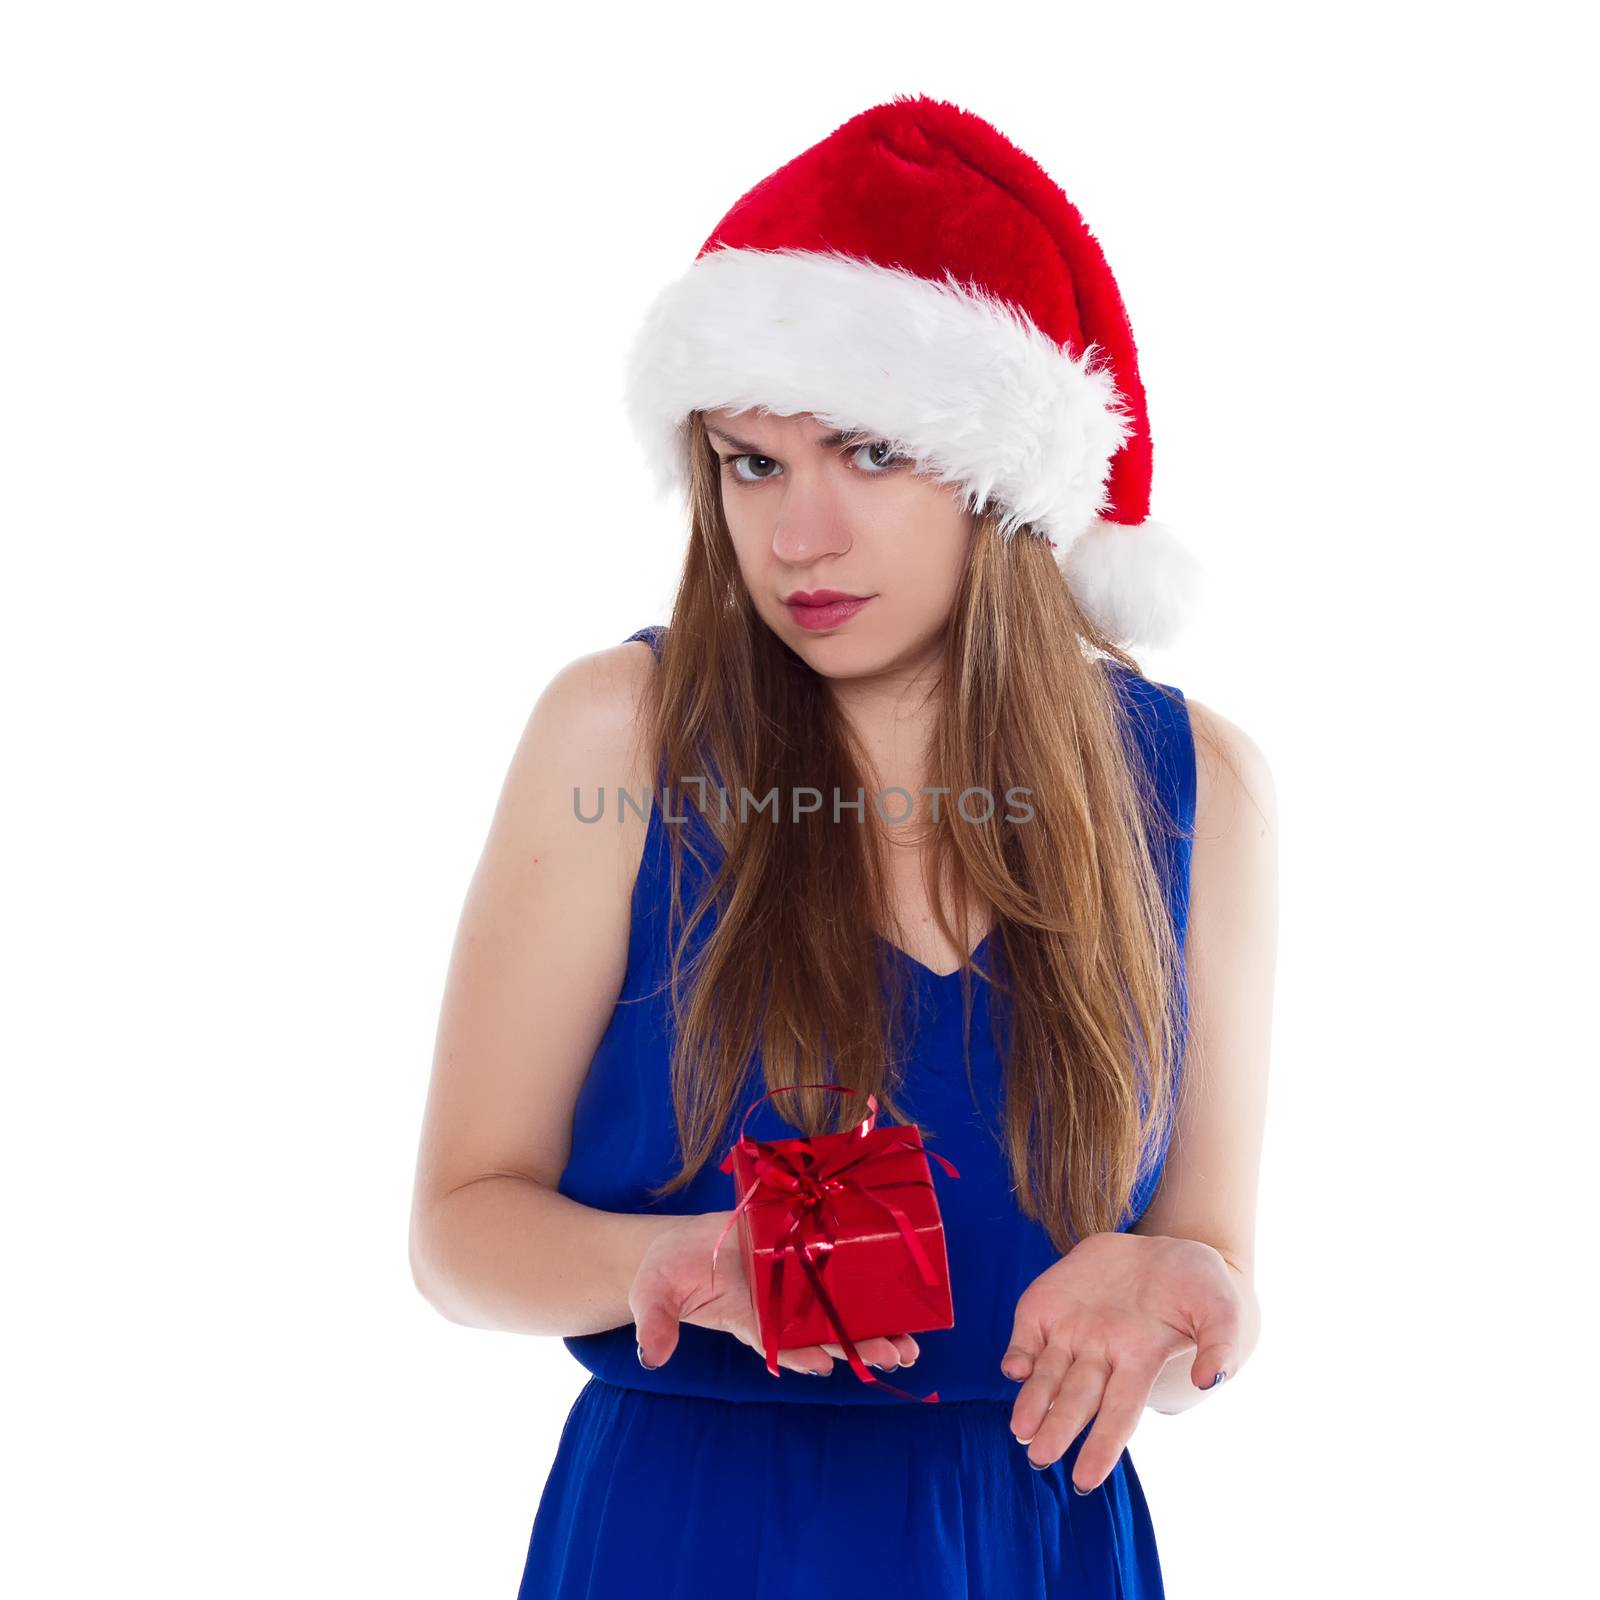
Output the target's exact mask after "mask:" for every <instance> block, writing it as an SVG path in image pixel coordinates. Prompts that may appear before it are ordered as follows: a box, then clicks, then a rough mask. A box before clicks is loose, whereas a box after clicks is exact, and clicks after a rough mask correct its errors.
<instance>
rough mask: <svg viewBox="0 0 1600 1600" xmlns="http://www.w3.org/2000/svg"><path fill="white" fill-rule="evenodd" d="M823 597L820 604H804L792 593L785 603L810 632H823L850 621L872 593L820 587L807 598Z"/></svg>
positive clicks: (800, 623)
mask: <svg viewBox="0 0 1600 1600" xmlns="http://www.w3.org/2000/svg"><path fill="white" fill-rule="evenodd" d="M818 597H820V598H821V603H820V604H812V605H807V604H803V603H802V602H801V601H800V600H799V599H798V598H796V597H795V596H794V595H791V596H790V597H789V599H788V600H787V601H786V602H785V604H786V605H787V606H788V608H789V615H790V616H791V617H793V618H794V620H795V622H796V623H797V624H798V625H799V626H800V627H802V628H804V629H805V630H806V631H807V632H808V633H822V632H824V631H825V630H827V629H829V628H837V627H839V626H840V624H841V623H845V622H848V621H849V620H850V619H851V617H853V616H854V615H855V614H856V613H857V612H858V611H859V610H860V609H861V608H862V607H863V606H864V605H866V604H867V603H868V602H869V601H870V600H871V599H872V596H871V595H870V594H864V595H863V594H840V593H839V591H838V590H837V589H818V590H817V591H815V594H813V595H810V596H807V597H806V598H807V599H811V600H815V599H817V598H818Z"/></svg>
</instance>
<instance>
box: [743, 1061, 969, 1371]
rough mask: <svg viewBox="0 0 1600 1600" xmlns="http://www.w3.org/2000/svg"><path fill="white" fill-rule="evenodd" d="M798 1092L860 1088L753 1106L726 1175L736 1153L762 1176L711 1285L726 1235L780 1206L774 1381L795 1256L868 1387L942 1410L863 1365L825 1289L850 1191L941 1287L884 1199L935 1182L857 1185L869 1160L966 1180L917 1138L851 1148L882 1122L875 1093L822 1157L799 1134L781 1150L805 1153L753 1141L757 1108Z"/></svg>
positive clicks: (925, 1277) (911, 1232)
mask: <svg viewBox="0 0 1600 1600" xmlns="http://www.w3.org/2000/svg"><path fill="white" fill-rule="evenodd" d="M800 1089H826V1090H828V1091H829V1092H831V1093H834V1094H854V1093H856V1091H855V1090H854V1089H846V1088H845V1087H843V1086H842V1085H840V1084H834V1083H802V1084H794V1085H792V1086H790V1087H786V1088H782V1089H773V1090H771V1091H770V1092H769V1093H767V1094H764V1095H762V1096H761V1099H759V1100H757V1101H755V1102H754V1103H753V1104H752V1105H751V1106H750V1107H749V1109H748V1110H747V1111H746V1112H745V1114H744V1120H743V1122H741V1123H740V1124H739V1137H738V1138H737V1139H736V1140H735V1141H734V1143H733V1145H732V1147H730V1149H729V1151H728V1153H727V1155H725V1156H724V1157H723V1158H722V1170H723V1171H724V1172H732V1171H733V1157H734V1151H736V1150H739V1149H743V1150H744V1152H745V1153H746V1155H748V1156H749V1158H750V1160H751V1163H752V1165H753V1166H754V1168H755V1172H756V1176H755V1180H754V1182H752V1183H751V1185H750V1187H749V1188H748V1189H747V1190H746V1191H745V1192H744V1194H742V1195H741V1196H740V1197H739V1203H738V1205H737V1206H735V1207H734V1210H733V1215H732V1216H730V1217H729V1218H728V1222H727V1226H726V1227H724V1228H723V1230H722V1232H721V1233H720V1234H718V1236H717V1242H716V1245H715V1246H714V1247H713V1249H712V1251H711V1277H712V1282H713V1283H715V1282H716V1272H717V1252H718V1251H719V1250H721V1248H722V1241H723V1240H724V1239H725V1238H727V1236H728V1229H729V1228H732V1227H733V1225H734V1223H736V1222H737V1221H738V1220H739V1216H740V1213H741V1212H743V1211H744V1210H745V1208H746V1207H747V1206H750V1205H752V1204H756V1205H761V1206H764V1207H776V1208H778V1209H780V1210H782V1211H785V1212H787V1213H788V1219H789V1220H788V1225H787V1227H785V1228H784V1229H783V1232H782V1234H781V1236H780V1238H779V1240H778V1243H777V1245H776V1246H775V1247H774V1250H773V1261H772V1278H771V1284H770V1287H769V1289H768V1293H767V1315H766V1316H765V1317H764V1318H762V1319H761V1320H762V1321H763V1322H764V1324H765V1333H766V1337H765V1341H764V1343H765V1347H766V1357H767V1371H768V1372H770V1373H771V1374H772V1375H773V1377H777V1376H778V1319H779V1316H780V1314H781V1309H782V1306H783V1268H784V1263H785V1261H786V1260H787V1259H788V1258H789V1257H790V1256H791V1255H792V1256H793V1257H794V1259H795V1260H796V1262H798V1264H799V1266H800V1270H801V1271H802V1272H803V1273H804V1274H805V1275H806V1280H807V1284H808V1287H809V1290H810V1293H811V1295H813V1296H815V1298H816V1299H817V1300H818V1301H819V1302H820V1303H821V1305H822V1309H823V1313H824V1315H825V1316H826V1317H827V1319H828V1323H829V1325H830V1326H831V1327H832V1329H833V1331H834V1332H835V1333H836V1334H837V1335H838V1342H839V1344H840V1345H841V1346H842V1347H843V1349H844V1351H845V1354H846V1357H847V1358H848V1360H849V1362H850V1368H851V1371H853V1372H854V1373H855V1375H856V1376H857V1377H858V1378H859V1379H860V1380H861V1381H862V1382H863V1383H876V1384H877V1385H878V1386H879V1387H880V1388H883V1389H887V1390H888V1391H889V1393H890V1394H897V1395H899V1396H901V1397H902V1398H903V1399H906V1400H925V1401H930V1402H934V1403H937V1401H938V1399H939V1392H938V1390H935V1391H934V1392H933V1393H932V1394H926V1395H914V1394H908V1393H907V1392H906V1391H905V1390H904V1389H897V1388H896V1387H895V1386H894V1385H893V1384H892V1383H885V1382H884V1381H883V1380H882V1379H881V1378H879V1377H875V1376H874V1375H873V1373H872V1372H871V1371H870V1370H869V1369H868V1367H867V1364H866V1362H864V1361H863V1360H862V1359H861V1355H860V1353H859V1352H858V1351H857V1349H856V1347H855V1345H854V1343H853V1342H852V1341H851V1338H850V1335H849V1334H848V1333H847V1332H846V1331H845V1327H844V1319H843V1318H842V1317H841V1316H840V1314H839V1309H838V1307H837V1306H836V1305H835V1304H834V1303H833V1299H832V1297H831V1296H830V1295H829V1294H828V1291H827V1289H826V1287H825V1286H824V1285H823V1282H822V1271H821V1268H824V1267H826V1266H827V1264H828V1262H829V1260H830V1259H831V1254H832V1251H833V1249H834V1246H835V1245H836V1244H837V1243H838V1226H839V1219H838V1215H837V1212H836V1210H835V1201H836V1196H838V1195H839V1194H840V1193H842V1192H844V1191H845V1190H851V1191H853V1192H854V1193H856V1194H858V1195H861V1196H862V1197H863V1198H864V1199H867V1200H870V1201H871V1202H872V1203H873V1204H874V1205H876V1206H879V1207H880V1208H881V1209H882V1210H884V1211H886V1212H887V1213H888V1214H889V1215H890V1216H891V1217H892V1218H893V1220H894V1222H895V1224H896V1226H898V1228H899V1229H900V1233H901V1236H902V1237H903V1238H904V1239H905V1242H906V1247H907V1249H908V1250H909V1251H910V1253H911V1259H912V1260H913V1261H914V1262H915V1263H916V1266H917V1272H918V1274H919V1275H920V1276H921V1278H922V1281H923V1282H924V1283H925V1284H928V1285H930V1286H934V1285H937V1284H938V1282H939V1275H938V1273H937V1272H936V1271H935V1270H934V1266H933V1263H932V1262H931V1261H930V1260H929V1259H928V1253H927V1251H926V1250H925V1249H924V1248H923V1244H922V1241H921V1240H920V1239H919V1238H918V1237H917V1232H916V1229H915V1228H913V1227H912V1226H911V1219H910V1218H909V1217H908V1216H907V1215H906V1214H905V1212H904V1211H903V1210H902V1209H901V1208H900V1207H899V1206H897V1205H896V1204H895V1203H894V1202H893V1201H892V1200H889V1199H886V1198H885V1197H884V1194H883V1191H884V1190H886V1189H908V1188H918V1189H931V1188H932V1187H933V1184H932V1181H931V1180H930V1179H928V1178H908V1179H904V1180H902V1181H899V1182H895V1183H874V1182H873V1181H872V1178H871V1175H870V1173H869V1174H868V1175H867V1181H866V1182H865V1183H863V1182H862V1181H861V1179H860V1178H852V1177H849V1176H847V1174H848V1173H849V1172H850V1171H851V1169H852V1168H854V1167H857V1166H859V1165H860V1164H861V1163H862V1162H863V1161H873V1160H876V1159H877V1158H878V1157H879V1156H882V1155H886V1154H888V1153H889V1152H890V1151H892V1150H920V1151H921V1152H922V1153H923V1154H924V1155H926V1156H931V1157H932V1158H933V1159H934V1160H935V1161H937V1162H938V1163H939V1164H940V1165H941V1166H942V1167H943V1168H944V1169H945V1171H946V1172H948V1173H949V1174H950V1176H951V1177H952V1178H959V1177H960V1176H961V1174H960V1173H959V1172H957V1171H956V1169H955V1168H954V1167H953V1166H952V1165H951V1164H950V1162H948V1161H946V1160H945V1158H944V1157H943V1156H942V1155H939V1154H938V1153H937V1152H936V1151H933V1150H929V1149H927V1148H926V1146H924V1145H923V1144H922V1143H921V1142H920V1141H919V1140H917V1139H915V1138H913V1137H912V1136H911V1133H910V1131H907V1132H905V1133H903V1134H902V1135H901V1137H899V1138H897V1139H893V1140H890V1141H887V1142H880V1143H878V1144H876V1145H874V1146H873V1147H872V1148H870V1149H866V1148H860V1149H855V1148H852V1145H853V1144H855V1143H856V1142H857V1141H860V1140H863V1139H865V1138H866V1136H867V1135H868V1134H869V1133H871V1132H872V1130H873V1127H874V1125H875V1124H876V1122H877V1120H878V1098H877V1096H876V1095H871V1094H869V1095H868V1096H867V1106H868V1108H869V1109H868V1112H867V1115H866V1117H865V1118H864V1119H863V1120H862V1121H861V1122H859V1123H857V1124H856V1126H855V1127H853V1128H851V1129H849V1130H848V1131H847V1132H845V1133H842V1134H828V1135H824V1136H823V1137H826V1138H827V1139H828V1140H829V1141H830V1143H829V1144H828V1146H827V1147H826V1148H825V1149H824V1150H823V1151H820V1152H819V1151H818V1150H817V1148H816V1146H815V1144H814V1143H813V1136H812V1135H811V1134H801V1135H799V1136H797V1137H796V1138H793V1139H786V1140H784V1141H782V1143H783V1144H786V1145H790V1146H798V1147H799V1148H798V1149H793V1150H785V1149H781V1148H779V1145H778V1144H777V1143H764V1142H763V1141H761V1140H759V1139H752V1138H750V1137H749V1135H748V1134H747V1133H746V1132H745V1129H746V1127H747V1126H748V1125H749V1122H750V1116H751V1113H752V1112H753V1111H754V1110H755V1109H756V1107H757V1106H759V1105H762V1104H763V1103H765V1102H766V1101H768V1100H770V1099H771V1098H772V1097H773V1095H776V1094H793V1093H796V1092H797V1091H798V1090H800ZM747 1225H748V1219H747ZM806 1233H810V1234H811V1235H812V1237H811V1238H810V1239H806V1238H803V1237H802V1235H804V1234H806ZM818 1255H820V1256H821V1257H822V1261H821V1267H819V1266H818V1263H817V1261H816V1260H815V1259H814V1258H815V1256H818ZM810 1304H811V1300H810V1299H809V1298H803V1299H802V1301H801V1305H800V1309H802V1310H804V1309H806V1308H807V1307H809V1306H810Z"/></svg>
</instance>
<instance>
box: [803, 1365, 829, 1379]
mask: <svg viewBox="0 0 1600 1600" xmlns="http://www.w3.org/2000/svg"><path fill="white" fill-rule="evenodd" d="M804 1370H805V1375H806V1376H807V1377H808V1378H826V1377H827V1376H828V1374H827V1373H826V1372H824V1371H823V1370H822V1368H821V1367H807V1368H805V1369H804Z"/></svg>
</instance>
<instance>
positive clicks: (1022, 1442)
mask: <svg viewBox="0 0 1600 1600" xmlns="http://www.w3.org/2000/svg"><path fill="white" fill-rule="evenodd" d="M1011 1437H1012V1438H1013V1439H1017V1436H1016V1434H1012V1435H1011ZM1033 1437H1034V1436H1033V1435H1032V1434H1031V1433H1030V1434H1029V1435H1028V1437H1027V1438H1026V1439H1017V1443H1018V1444H1020V1445H1021V1446H1022V1447H1023V1449H1024V1450H1026V1449H1027V1447H1028V1446H1029V1445H1030V1444H1032V1443H1033Z"/></svg>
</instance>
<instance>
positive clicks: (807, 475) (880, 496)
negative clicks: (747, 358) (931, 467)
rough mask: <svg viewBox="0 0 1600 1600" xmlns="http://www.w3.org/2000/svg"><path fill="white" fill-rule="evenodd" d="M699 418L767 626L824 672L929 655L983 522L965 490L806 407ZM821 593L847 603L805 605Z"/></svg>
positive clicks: (877, 668)
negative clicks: (797, 411) (779, 413)
mask: <svg viewBox="0 0 1600 1600" xmlns="http://www.w3.org/2000/svg"><path fill="white" fill-rule="evenodd" d="M705 421H706V428H707V431H708V433H709V434H710V437H711V443H712V446H713V447H714V448H715V450H716V452H717V456H718V458H719V460H720V462H721V467H720V475H721V480H722V505H723V510H724V513H725V515H726V517H727V522H728V529H729V531H730V533H731V534H732V536H733V545H734V550H735V552H736V554H737V556H738V561H739V569H740V572H741V574H742V575H743V578H744V582H745V586H746V588H747V589H748V590H749V592H750V597H751V600H752V601H753V603H754V605H755V609H756V611H757V613H758V614H759V615H760V617H761V618H762V620H763V621H764V622H765V623H766V624H767V626H768V627H769V628H771V629H772V631H773V632H774V633H776V634H777V635H778V637H779V638H781V639H782V640H783V641H784V642H785V643H786V644H788V645H789V647H790V648H791V649H793V650H794V651H795V653H796V654H797V655H799V656H800V657H801V659H802V660H804V661H806V662H807V663H808V664H809V665H811V666H812V667H814V668H815V669H816V670H817V671H818V672H821V673H824V674H825V675H827V676H829V677H835V678H854V677H864V676H870V675H871V674H873V673H877V672H882V671H885V670H888V669H892V668H902V667H906V666H915V665H918V664H920V663H921V662H923V661H925V660H928V659H932V658H934V657H935V656H936V655H937V654H938V652H939V650H940V648H941V642H942V639H943V635H944V630H945V627H946V624H947V623H948V620H949V617H950V611H951V607H952V605H953V604H954V602H955V595H956V589H957V587H958V585H959V583H960V581H961V575H962V573H963V571H964V570H965V568H966V564H967V560H968V558H969V555H970V552H971V548H972V537H973V533H974V531H975V529H976V526H977V519H976V518H975V517H974V516H973V515H972V514H971V513H970V512H967V511H964V510H963V509H962V505H961V490H960V488H959V487H958V486H956V485H953V484H941V483H937V482H935V481H934V480H933V479H932V478H930V477H927V476H925V475H922V474H919V473H916V472H914V471H913V470H912V466H911V462H910V460H909V459H908V458H905V457H897V456H895V455H894V454H893V452H892V448H891V447H890V446H889V445H887V444H885V443H884V442H883V441H882V440H879V439H875V438H874V437H873V436H872V435H871V434H866V433H856V434H848V433H846V434H840V433H836V432H835V431H834V430H832V429H831V428H828V427H826V426H824V425H823V424H821V423H819V422H818V421H817V420H816V418H815V417H812V416H810V415H800V416H793V417H775V416H765V415H762V414H761V413H759V412H756V411H741V412H729V411H708V412H707V413H706V415H705ZM819 591H823V592H828V591H832V592H835V593H837V594H842V595H846V596H850V597H851V598H850V599H849V600H848V601H845V602H840V603H836V604H827V603H813V604H807V603H806V600H805V597H806V596H808V595H809V596H812V597H813V598H816V597H817V596H818V592H819Z"/></svg>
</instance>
